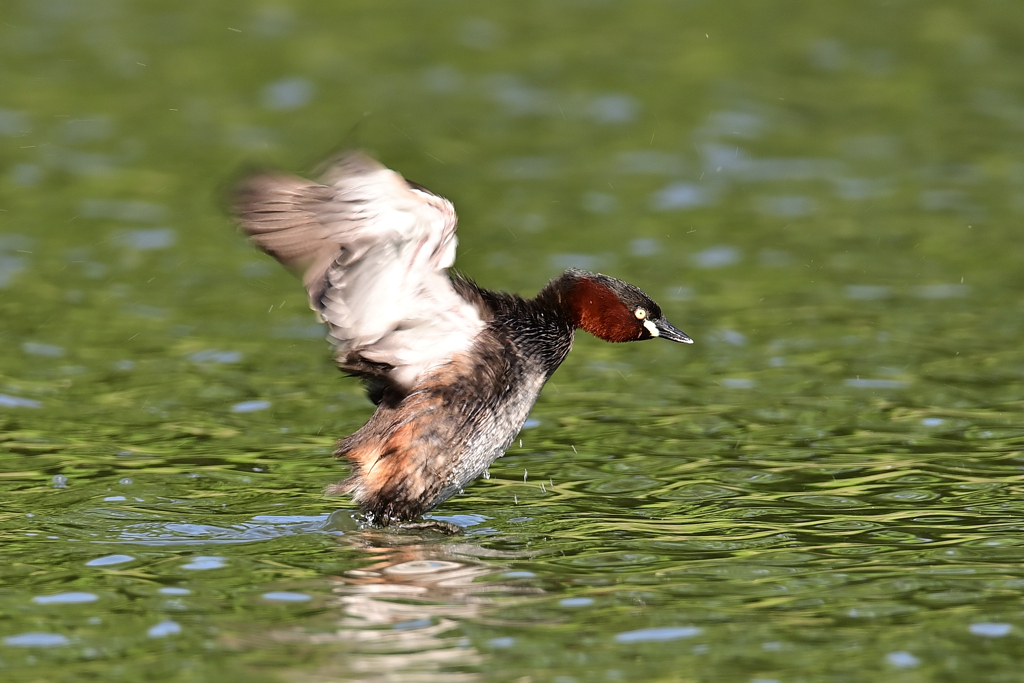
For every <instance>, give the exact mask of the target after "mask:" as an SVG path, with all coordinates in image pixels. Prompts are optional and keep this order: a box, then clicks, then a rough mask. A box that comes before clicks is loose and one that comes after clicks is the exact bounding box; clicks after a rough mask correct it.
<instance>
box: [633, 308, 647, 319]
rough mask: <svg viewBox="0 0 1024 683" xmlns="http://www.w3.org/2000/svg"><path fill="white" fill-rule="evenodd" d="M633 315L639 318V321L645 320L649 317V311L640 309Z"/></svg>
mask: <svg viewBox="0 0 1024 683" xmlns="http://www.w3.org/2000/svg"><path fill="white" fill-rule="evenodd" d="M633 315H635V316H636V317H637V320H643V319H644V318H646V317H647V311H646V310H644V309H642V308H638V309H636V310H635V311H633Z"/></svg>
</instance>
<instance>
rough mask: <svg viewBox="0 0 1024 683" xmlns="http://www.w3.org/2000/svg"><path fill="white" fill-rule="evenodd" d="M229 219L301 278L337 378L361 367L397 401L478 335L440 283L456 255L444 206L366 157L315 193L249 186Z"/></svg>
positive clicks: (478, 324) (476, 322)
mask: <svg viewBox="0 0 1024 683" xmlns="http://www.w3.org/2000/svg"><path fill="white" fill-rule="evenodd" d="M236 210H237V213H238V216H239V222H240V224H241V227H242V229H243V230H244V231H245V232H246V233H248V234H249V235H250V237H251V239H252V241H253V242H254V243H255V244H256V245H257V246H258V247H260V248H261V249H263V250H264V251H266V252H267V253H268V254H270V255H272V256H273V257H274V258H276V259H277V260H279V261H280V262H281V263H283V264H284V265H285V266H287V267H288V268H289V269H291V270H292V271H293V272H296V273H297V274H299V275H301V276H302V281H303V283H304V284H305V285H306V290H307V291H308V292H309V300H310V306H311V307H312V309H313V310H314V311H316V312H317V313H318V314H319V315H320V316H321V318H322V319H323V320H324V321H325V322H327V324H328V325H329V328H330V339H331V341H332V342H333V343H334V345H335V347H336V358H337V360H338V363H339V364H340V365H341V366H342V367H343V368H346V369H351V370H354V371H359V372H362V373H366V372H367V371H368V368H370V367H373V368H374V370H375V371H376V372H378V373H379V374H381V375H384V376H386V377H387V378H388V379H390V380H391V381H392V382H393V383H395V384H397V385H399V386H400V387H403V388H404V389H407V390H408V389H411V388H412V387H413V386H414V385H415V384H416V381H417V379H418V378H419V377H420V375H421V374H422V373H423V372H424V371H425V370H427V369H429V368H432V367H435V366H437V365H440V364H442V363H445V362H447V361H448V360H450V359H451V357H452V356H453V355H454V354H455V353H458V352H459V351H463V350H466V349H468V348H469V347H470V345H471V344H472V343H473V341H474V339H475V338H476V336H477V334H478V333H479V332H480V330H481V329H482V328H483V326H484V323H483V321H482V320H481V318H480V314H479V312H478V311H477V309H476V307H475V306H473V305H472V304H470V303H468V302H467V301H466V300H465V299H463V298H462V297H461V296H459V294H458V293H457V292H456V291H455V289H454V288H453V287H452V283H451V279H450V278H449V277H448V274H447V272H446V270H447V268H449V267H450V266H451V265H452V264H453V263H454V262H455V247H456V244H457V240H456V238H455V228H456V216H455V209H454V208H453V207H452V205H451V203H450V202H449V201H448V200H446V199H444V198H443V197H439V196H437V195H434V194H431V193H429V192H427V191H425V190H421V189H419V188H415V187H412V186H410V185H409V184H408V183H407V182H406V181H405V179H403V178H402V176H400V175H399V174H398V173H395V172H394V171H392V170H390V169H388V168H385V167H384V166H382V165H381V164H379V163H377V162H376V161H374V160H373V159H370V158H369V157H366V156H364V155H362V154H358V153H348V154H346V155H344V156H342V157H341V158H340V159H339V160H338V161H336V162H335V163H334V164H332V165H331V166H330V167H329V168H328V170H327V171H326V173H325V174H324V176H323V178H322V182H321V183H314V182H311V181H308V180H304V179H302V178H298V177H295V176H288V175H260V176H256V177H253V178H250V179H249V180H247V181H245V182H244V183H243V184H242V185H241V186H240V187H239V190H238V199H237V204H236ZM377 366H379V367H377Z"/></svg>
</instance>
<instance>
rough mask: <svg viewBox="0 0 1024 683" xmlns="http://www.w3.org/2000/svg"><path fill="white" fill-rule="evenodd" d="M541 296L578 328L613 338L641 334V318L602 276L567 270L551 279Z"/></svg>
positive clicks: (622, 340) (608, 338) (539, 298)
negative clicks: (638, 329)
mask: <svg viewBox="0 0 1024 683" xmlns="http://www.w3.org/2000/svg"><path fill="white" fill-rule="evenodd" d="M537 299H538V300H540V301H544V302H545V303H548V304H549V305H551V306H552V307H553V308H555V309H556V310H557V311H558V313H559V314H560V315H561V316H562V317H564V318H565V319H566V321H567V322H569V323H570V324H571V325H572V326H573V327H574V328H579V329H582V330H585V331H587V332H589V333H590V334H592V335H594V336H595V337H598V338H599V339H603V340H605V341H609V342H625V341H633V340H635V339H636V338H637V320H636V317H635V316H634V315H633V312H632V311H631V310H629V308H628V307H627V306H626V305H625V304H623V303H622V300H621V299H620V298H619V295H618V294H617V293H616V292H615V291H614V290H612V289H611V288H610V287H608V285H606V284H604V283H603V282H601V280H600V279H599V278H598V277H595V276H593V274H591V273H584V272H583V271H572V270H569V271H566V272H565V273H563V274H562V275H561V276H559V277H557V278H555V279H554V280H552V281H551V282H549V283H548V285H547V287H545V288H544V290H543V291H542V292H541V293H540V294H538V296H537Z"/></svg>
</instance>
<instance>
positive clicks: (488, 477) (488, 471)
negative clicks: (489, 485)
mask: <svg viewBox="0 0 1024 683" xmlns="http://www.w3.org/2000/svg"><path fill="white" fill-rule="evenodd" d="M490 478H491V471H490V470H484V479H490Z"/></svg>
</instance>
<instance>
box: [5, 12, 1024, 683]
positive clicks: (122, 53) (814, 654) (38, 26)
mask: <svg viewBox="0 0 1024 683" xmlns="http://www.w3.org/2000/svg"><path fill="white" fill-rule="evenodd" d="M1022 44H1024V23H1022V22H1021V21H1020V10H1019V7H1018V5H1017V4H1015V3H1013V2H1008V1H1000V0H983V1H980V2H964V1H960V2H957V1H950V2H944V3H912V2H887V3H883V2H876V1H871V0H861V1H857V2H851V3H817V2H796V1H794V2H756V1H743V0H741V1H737V2H729V3H708V2H698V1H696V0H690V1H686V2H676V3H668V2H643V3H622V2H614V1H589V2H588V1H585V0H578V1H572V0H558V1H555V2H543V3H542V2H529V3H512V2H505V3H490V4H480V3H467V2H456V3H415V2H348V3H333V4H332V3H314V2H291V3H289V2H272V1H271V2H253V3H246V2H222V3H208V4H203V3H172V2H165V1H162V0H159V1H150V2H131V3H129V2H124V1H122V0H98V1H97V2H92V3H78V2H71V1H68V0H24V1H22V2H18V1H16V0H12V1H11V2H9V3H7V5H6V6H5V8H4V10H3V12H2V16H0V66H2V69H0V84H2V86H0V537H2V540H3V545H2V558H0V678H2V679H3V680H4V681H39V682H43V681H46V682H49V681H79V680H103V681H148V680H167V681H237V680H245V681H247V682H255V681H402V682H405V681H446V682H450V681H491V680H494V681H558V682H560V683H567V682H569V681H580V682H583V681H649V680H657V681H740V682H747V681H750V682H753V681H758V682H760V683H767V682H768V681H779V682H780V683H790V682H798V681H877V680H892V681H907V682H910V681H965V680H971V681H982V680H983V681H1016V680H1019V679H1020V675H1021V674H1020V662H1021V654H1020V653H1021V652H1022V651H1024V643H1022V639H1024V602H1022V597H1024V565H1022V561H1024V424H1022V408H1024V351H1022V350H1021V341H1020V340H1021V336H1022V333H1024V298H1022V291H1024V276H1022V274H1024V249H1022V247H1021V244H1022V243H1021V235H1022V224H1024V76H1022V74H1024V53H1022V52H1021V49H1020V46H1021V45H1022ZM346 146H347V147H360V148H364V149H367V150H368V151H370V152H371V153H373V154H376V155H377V156H379V157H380V158H381V159H382V160H383V161H384V162H385V163H387V164H389V165H391V166H392V167H394V168H397V169H398V170H400V171H401V172H402V173H404V174H405V175H406V176H407V177H409V178H410V179H413V180H415V181H417V182H419V183H422V184H424V185H426V186H427V187H430V188H431V189H433V190H435V191H436V192H439V193H441V194H444V195H445V196H447V197H449V198H451V199H452V200H453V201H454V202H455V205H456V207H457V209H458V211H459V213H460V217H461V228H460V233H459V235H460V239H461V247H460V253H459V259H458V267H459V268H460V269H462V270H463V271H464V272H466V273H468V274H470V275H472V276H473V277H474V278H475V279H477V280H478V281H479V282H480V283H482V284H484V285H485V286H488V287H493V288H500V289H508V290H515V291H520V292H523V293H529V294H532V293H533V292H535V291H536V290H537V289H538V288H539V287H541V286H542V285H543V283H544V282H546V280H547V279H548V278H550V277H551V276H553V275H554V274H556V273H557V272H559V271H560V270H562V269H564V268H566V267H569V266H577V267H583V268H589V269H593V270H599V271H602V272H606V273H608V274H611V275H615V276H617V277H621V278H623V279H626V280H629V281H631V282H633V283H635V284H637V285H639V286H640V287H642V288H644V289H645V290H646V291H647V292H649V293H650V294H651V295H652V296H653V297H654V298H655V299H656V300H658V301H659V302H660V303H661V304H662V306H663V308H664V309H665V311H666V313H667V315H668V317H669V319H670V320H672V321H673V322H674V323H676V324H677V325H678V326H679V327H681V328H682V329H684V330H686V331H687V332H688V333H690V334H691V336H693V337H694V338H695V340H696V342H697V343H696V344H695V345H694V346H692V347H682V346H679V345H672V344H667V343H657V342H649V343H644V344H633V345H619V346H613V345H607V344H603V343H601V342H598V341H596V340H594V339H592V338H589V337H586V335H581V336H580V338H579V339H578V340H577V343H576V348H575V349H574V351H573V353H572V354H571V355H570V357H569V360H568V361H567V362H566V363H565V365H564V366H563V367H562V368H561V369H560V370H559V372H558V373H557V374H556V375H555V377H554V378H553V380H552V382H551V383H549V385H548V386H547V388H546V389H545V390H544V392H543V394H542V396H541V398H540V400H539V402H538V404H537V406H536V407H535V409H534V411H533V414H532V416H531V420H530V422H529V423H527V426H526V428H525V429H524V431H523V432H522V434H521V435H520V439H517V441H516V442H515V444H514V446H513V448H512V449H511V450H510V451H509V453H508V455H506V456H505V457H504V458H503V459H501V460H499V461H498V462H497V463H495V465H494V466H493V467H492V468H491V470H490V478H489V479H486V480H484V479H481V480H479V481H477V482H475V483H474V484H472V485H471V486H469V487H467V488H466V491H465V493H464V494H463V495H459V496H456V497H454V498H452V499H451V500H449V501H448V502H447V503H445V504H444V505H442V506H441V507H440V508H438V509H437V510H436V511H435V512H434V514H433V515H432V516H433V518H435V519H439V520H445V521H449V522H452V523H454V524H456V525H458V526H460V527H462V529H463V533H462V534H461V535H459V536H455V537H446V536H441V535H438V534H434V533H432V532H429V531H398V530H380V529H372V528H361V527H360V525H359V520H358V517H354V512H355V510H354V509H353V507H352V505H351V503H350V502H349V501H348V500H347V499H344V498H325V497H323V496H322V495H321V491H322V490H323V488H324V487H325V486H326V485H328V484H330V483H333V482H336V481H338V480H340V479H342V478H343V477H344V476H345V474H346V472H345V468H344V466H343V465H341V464H338V463H335V462H333V460H332V459H331V457H330V452H331V450H332V447H333V444H334V441H335V439H337V438H338V437H341V436H344V435H346V434H348V433H350V432H351V431H353V430H354V429H356V428H357V427H358V426H359V425H360V424H362V422H363V421H364V420H365V419H366V418H367V417H368V415H369V414H370V412H371V406H370V404H369V403H368V402H367V400H366V399H365V398H364V397H363V395H362V392H361V389H360V387H359V386H358V384H357V383H356V382H354V381H353V380H347V379H345V378H343V377H342V376H341V374H340V373H338V372H337V371H336V370H334V369H333V366H332V364H331V362H330V355H329V351H328V349H327V346H326V343H325V342H324V341H323V330H321V329H320V328H319V327H318V325H317V324H316V322H315V320H314V318H313V315H312V313H311V312H310V311H308V309H307V307H306V304H305V300H304V292H303V291H302V288H301V286H300V285H299V284H298V283H297V282H296V281H294V280H293V279H291V278H290V277H289V276H288V275H287V274H286V273H285V272H283V270H282V269H280V268H279V267H278V266H277V265H276V264H275V263H273V262H271V260H270V259H268V258H266V257H264V256H262V255H260V254H258V253H256V252H255V251H254V250H252V249H251V248H250V247H248V246H247V245H246V244H245V242H244V240H242V239H241V238H240V237H239V236H237V235H236V234H235V233H234V230H233V227H232V225H231V222H230V220H229V218H228V216H227V213H226V211H225V206H226V200H225V196H226V193H227V189H228V188H229V187H230V186H231V184H232V182H233V181H234V179H236V178H237V177H239V175H240V174H242V173H244V172H245V170H246V169H249V168H252V167H273V168H283V169H286V170H289V171H294V172H308V171H310V170H311V169H312V168H313V167H314V166H315V164H316V162H317V161H319V160H320V159H321V158H322V157H324V156H326V155H327V154H328V153H330V152H331V151H332V150H333V149H336V148H338V147H346Z"/></svg>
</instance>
